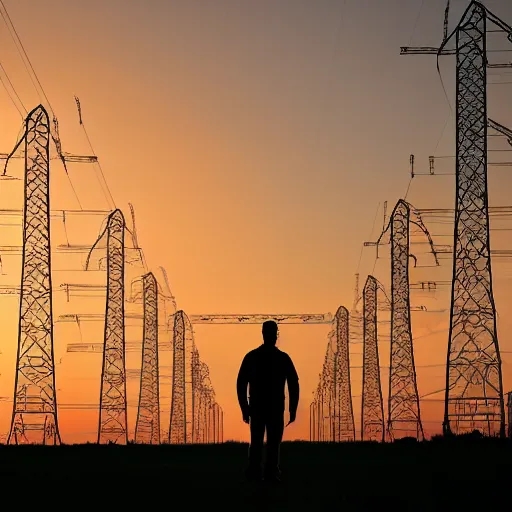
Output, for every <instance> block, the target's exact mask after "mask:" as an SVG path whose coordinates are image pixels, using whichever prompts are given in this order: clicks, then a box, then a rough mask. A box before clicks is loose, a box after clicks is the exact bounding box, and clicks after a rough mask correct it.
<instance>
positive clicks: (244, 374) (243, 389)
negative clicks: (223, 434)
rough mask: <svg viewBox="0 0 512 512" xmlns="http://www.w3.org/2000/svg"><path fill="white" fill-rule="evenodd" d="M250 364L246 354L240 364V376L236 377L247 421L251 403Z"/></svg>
mask: <svg viewBox="0 0 512 512" xmlns="http://www.w3.org/2000/svg"><path fill="white" fill-rule="evenodd" d="M248 366H249V363H248V361H247V356H245V357H244V359H243V361H242V364H241V366H240V370H239V371H238V378H237V379H236V393H237V395H238V403H239V405H240V409H241V411H242V416H243V418H244V421H245V422H246V423H248V418H249V403H248V402H247V385H248V384H249V372H248Z"/></svg>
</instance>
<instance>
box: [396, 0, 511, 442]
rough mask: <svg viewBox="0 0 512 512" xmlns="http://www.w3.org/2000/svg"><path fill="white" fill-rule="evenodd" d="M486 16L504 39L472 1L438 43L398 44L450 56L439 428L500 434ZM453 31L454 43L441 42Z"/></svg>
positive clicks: (502, 409)
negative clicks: (445, 334) (452, 164)
mask: <svg viewBox="0 0 512 512" xmlns="http://www.w3.org/2000/svg"><path fill="white" fill-rule="evenodd" d="M488 20H490V21H491V22H492V23H493V24H495V25H496V26H497V27H498V29H499V31H501V32H504V33H505V34H507V35H508V39H509V40H510V41H512V27H510V26H509V25H507V24H506V23H505V22H503V21H502V20H500V19H499V18H497V17H496V16H495V15H494V14H492V13H491V12H490V11H488V10H487V9H486V7H484V5H482V3H480V2H477V1H474V0H473V1H472V2H471V3H470V5H469V6H468V8H467V9H466V11H465V12H464V14H463V16H462V18H461V20H460V22H459V23H458V25H457V27H456V28H455V30H454V31H453V32H452V33H451V34H450V35H449V36H447V34H446V33H445V37H444V40H443V43H442V45H441V47H440V48H431V47H420V48H407V47H404V48H402V49H401V53H402V54H403V55H406V54H409V55H413V54H430V55H432V54H436V55H437V56H439V55H454V54H455V55H456V103H457V105H456V132H457V133H456V205H455V229H454V244H453V277H452V290H451V309H450V331H449V339H448V354H447V368H446V391H445V412H444V421H443V431H444V433H445V435H449V434H452V433H454V434H462V433H465V432H470V431H473V430H475V429H477V430H480V431H481V432H482V433H484V434H487V435H496V434H499V435H501V436H503V435H504V434H505V407H504V400H503V383H502V373H501V357H500V352H499V344H498V335H497V329H496V307H495V305H494V297H493V289H492V272H491V249H490V240H489V238H490V237H489V204H488V203H489V201H488V188H487V167H488V160H487V157H488V155H487V128H488V126H489V125H490V126H491V127H492V128H494V129H497V130H498V131H500V132H502V133H503V134H507V136H509V134H510V133H511V132H510V130H508V129H505V128H504V127H503V126H501V125H499V124H498V123H496V122H494V121H491V120H490V119H489V118H488V115H487V67H488V66H491V64H489V63H488V59H487V22H488ZM445 23H446V21H445ZM453 37H455V39H456V47H455V49H449V48H447V44H448V42H449V41H451V40H452V39H453ZM509 66H510V65H509V64H496V65H493V67H497V68H504V67H509Z"/></svg>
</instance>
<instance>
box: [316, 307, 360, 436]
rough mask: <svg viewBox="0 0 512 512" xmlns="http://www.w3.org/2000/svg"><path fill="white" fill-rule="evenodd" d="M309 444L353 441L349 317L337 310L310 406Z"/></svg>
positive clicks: (341, 310)
mask: <svg viewBox="0 0 512 512" xmlns="http://www.w3.org/2000/svg"><path fill="white" fill-rule="evenodd" d="M310 439H311V441H320V440H322V441H333V442H340V441H354V440H355V427H354V413H353V409H352V394H351V387H350V357H349V314H348V311H347V309H346V308H344V307H343V306H341V307H340V308H338V311H337V312H336V315H335V319H334V330H333V331H331V332H330V333H329V341H328V343H327V350H326V353H325V358H324V364H323V367H322V373H321V374H320V379H319V382H318V387H317V390H316V392H315V397H314V401H313V403H312V404H311V406H310Z"/></svg>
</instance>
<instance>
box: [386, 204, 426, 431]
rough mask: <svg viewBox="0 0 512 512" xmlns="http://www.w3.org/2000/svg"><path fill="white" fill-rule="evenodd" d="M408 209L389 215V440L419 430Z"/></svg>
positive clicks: (397, 208)
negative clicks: (410, 292) (412, 327)
mask: <svg viewBox="0 0 512 512" xmlns="http://www.w3.org/2000/svg"><path fill="white" fill-rule="evenodd" d="M409 219H410V209H409V205H408V204H407V203H406V202H405V201H402V200H400V201H398V203H397V204H396V206H395V209H394V210H393V213H392V215H391V219H390V224H391V349H390V364H389V395H388V433H389V437H390V439H391V440H393V439H396V438H399V437H403V436H414V437H416V439H418V440H422V439H423V437H424V435H423V426H422V424H421V418H420V402H419V397H418V386H417V383H416V369H415V366H414V351H413V344H412V331H411V304H410V297H409Z"/></svg>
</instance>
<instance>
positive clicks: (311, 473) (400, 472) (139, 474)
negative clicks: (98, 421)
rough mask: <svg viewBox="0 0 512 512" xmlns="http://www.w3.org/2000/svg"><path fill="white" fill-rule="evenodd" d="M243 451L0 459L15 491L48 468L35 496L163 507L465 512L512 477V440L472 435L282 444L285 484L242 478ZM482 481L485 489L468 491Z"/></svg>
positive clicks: (61, 450)
mask: <svg viewBox="0 0 512 512" xmlns="http://www.w3.org/2000/svg"><path fill="white" fill-rule="evenodd" d="M247 450H248V445H247V444H244V443H225V444H223V445H203V446H201V445H196V446H194V445H190V446H175V445H161V446H144V445H134V444H130V445H128V446H116V445H111V446H106V445H105V446H98V445H94V444H83V445H67V446H66V445H64V446H60V447H44V446H19V447H15V446H0V465H1V469H2V482H3V483H4V485H5V484H6V483H7V482H9V485H8V486H7V487H4V488H5V489H6V492H7V491H8V492H9V495H11V493H12V492H13V490H14V488H15V487H17V486H18V485H19V486H20V488H21V485H23V483H25V485H26V484H27V483H29V482H36V480H34V478H35V477H36V475H38V476H39V480H37V482H38V484H37V485H38V486H39V485H40V484H41V485H43V484H42V483H41V482H42V481H43V480H41V475H43V474H44V475H47V477H48V481H47V482H46V484H44V485H45V492H44V493H43V491H42V489H40V490H37V489H35V488H33V487H30V486H29V488H30V493H31V495H32V496H33V497H34V498H35V497H36V495H37V496H39V495H40V494H41V493H43V494H46V493H47V492H48V491H49V490H50V489H52V488H53V487H55V488H56V489H58V492H57V502H59V503H62V504H63V506H66V504H67V508H69V506H70V501H69V499H72V500H77V501H76V505H80V504H82V502H83V501H84V500H99V501H98V504H99V503H102V504H106V503H107V502H109V503H117V504H121V503H122V504H123V506H126V505H132V504H134V503H135V501H139V500H143V501H145V502H146V504H147V503H148V502H147V501H146V498H148V499H149V501H150V502H153V500H155V501H154V502H155V503H157V502H160V503H161V506H160V507H159V508H161V507H164V508H166V509H167V508H168V509H171V508H177V510H191V511H193V510H199V509H200V508H201V509H203V507H205V506H207V505H208V506H209V507H210V508H209V509H208V510H213V509H215V510H217V509H218V510H240V511H241V512H245V511H246V510H262V511H263V510H265V511H267V510H309V511H311V512H316V511H317V510H343V511H347V510H354V511H362V510H368V511H378V510H390V511H394V512H396V511H398V510H400V511H402V510H408V511H409V510H410V511H418V510H432V511H434V510H435V511H438V510H445V509H449V508H450V507H451V510H462V509H464V510H465V511H467V510H473V509H474V507H475V506H476V501H475V499H476V498H475V496H476V497H479V496H482V497H483V499H484V500H485V501H484V508H483V509H482V510H492V507H493V506H496V505H497V504H502V503H506V501H507V493H508V486H509V482H510V479H511V476H512V471H511V469H510V463H509V460H510V459H511V457H512V442H510V441H508V440H500V439H485V438H480V439H475V436H472V435H469V436H461V437H459V438H455V439H451V440H442V439H440V438H438V439H436V440H433V441H429V442H412V441H410V440H405V441H400V442H395V443H389V444H379V443H364V444H363V443H346V444H330V443H306V442H284V443H283V444H282V446H281V454H282V464H281V469H282V471H283V475H282V477H283V481H282V482H281V483H279V484H265V483H249V482H246V481H245V479H244V474H243V472H244V468H245V465H246V462H247ZM42 468H44V471H43V470H42ZM45 481H46V480H45ZM11 482H12V483H11ZM482 485H485V487H486V488H487V489H488V492H485V493H476V492H475V493H473V492H472V490H473V489H475V490H476V488H477V486H482ZM25 488H26V489H27V487H25ZM116 493H117V494H116ZM17 496H18V497H19V494H17ZM116 496H117V497H116ZM52 501H53V500H52ZM178 503H180V504H181V503H182V504H183V505H182V506H181V505H180V506H178ZM171 504H174V506H173V507H171ZM73 508H75V506H73ZM100 509H101V508H100ZM204 510H206V509H204Z"/></svg>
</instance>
